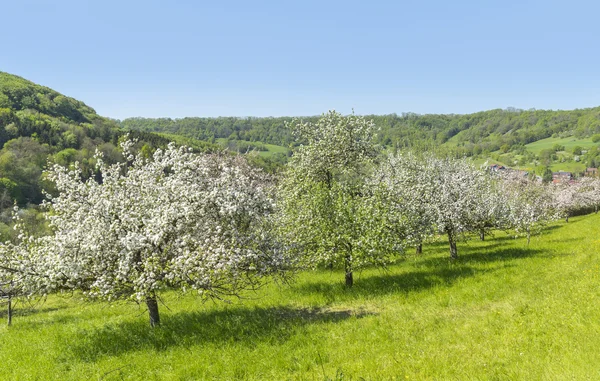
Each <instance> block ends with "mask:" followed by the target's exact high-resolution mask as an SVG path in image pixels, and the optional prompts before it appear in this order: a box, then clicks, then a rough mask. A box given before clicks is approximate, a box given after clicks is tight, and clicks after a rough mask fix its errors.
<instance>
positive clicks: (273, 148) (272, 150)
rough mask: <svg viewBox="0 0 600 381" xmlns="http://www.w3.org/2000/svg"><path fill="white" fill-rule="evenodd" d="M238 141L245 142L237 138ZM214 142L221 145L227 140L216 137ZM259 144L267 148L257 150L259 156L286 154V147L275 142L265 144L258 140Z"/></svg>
mask: <svg viewBox="0 0 600 381" xmlns="http://www.w3.org/2000/svg"><path fill="white" fill-rule="evenodd" d="M239 141H240V142H247V141H245V140H239ZM216 142H217V143H219V144H221V145H225V142H227V139H225V138H219V139H216ZM247 143H251V142H247ZM259 144H262V145H264V146H265V148H266V149H267V151H259V152H258V154H259V155H260V156H263V157H270V156H273V155H274V154H276V153H282V154H286V153H287V151H288V149H287V148H285V147H282V146H278V145H275V144H267V143H262V142H260V143H259Z"/></svg>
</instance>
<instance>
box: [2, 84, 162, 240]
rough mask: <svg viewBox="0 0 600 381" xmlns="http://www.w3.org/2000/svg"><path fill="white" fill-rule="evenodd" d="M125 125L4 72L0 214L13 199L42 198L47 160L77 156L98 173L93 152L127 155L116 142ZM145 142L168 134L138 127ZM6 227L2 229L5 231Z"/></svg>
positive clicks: (117, 156) (157, 143)
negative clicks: (146, 130) (154, 132)
mask: <svg viewBox="0 0 600 381" xmlns="http://www.w3.org/2000/svg"><path fill="white" fill-rule="evenodd" d="M124 134H125V131H123V129H122V128H121V127H120V126H119V125H118V124H117V123H116V122H115V121H113V120H111V119H108V118H104V117H102V116H99V115H98V114H96V112H95V111H94V109H92V108H91V107H89V106H87V105H86V104H85V103H83V102H81V101H78V100H76V99H73V98H70V97H67V96H64V95H62V94H60V93H58V92H56V91H54V90H52V89H50V88H48V87H44V86H40V85H37V84H35V83H33V82H31V81H28V80H26V79H23V78H21V77H18V76H15V75H11V74H8V73H4V72H0V220H3V221H4V220H6V219H7V218H8V217H7V215H6V213H5V212H6V211H7V210H9V209H10V208H11V207H12V205H13V203H14V201H17V203H18V204H20V205H26V204H38V203H40V202H41V201H42V199H43V192H42V189H43V186H42V177H41V175H42V171H43V168H44V167H45V166H46V165H47V163H48V161H50V162H54V163H59V164H63V165H68V164H70V163H73V162H75V161H78V162H79V163H80V165H81V167H82V169H83V174H84V176H91V175H93V174H94V173H93V172H94V159H93V156H94V153H95V151H96V149H97V148H98V149H100V150H101V151H102V152H103V153H104V155H105V158H106V160H107V161H109V162H114V161H118V160H122V156H121V153H120V152H119V149H118V148H117V145H118V139H119V137H120V136H122V135H124ZM135 135H136V137H138V138H139V140H140V141H141V143H140V148H142V147H143V146H144V145H148V147H147V149H151V148H152V146H161V145H165V144H167V143H168V142H169V140H168V139H165V138H163V137H160V136H158V135H155V134H148V133H135ZM0 233H1V232H0Z"/></svg>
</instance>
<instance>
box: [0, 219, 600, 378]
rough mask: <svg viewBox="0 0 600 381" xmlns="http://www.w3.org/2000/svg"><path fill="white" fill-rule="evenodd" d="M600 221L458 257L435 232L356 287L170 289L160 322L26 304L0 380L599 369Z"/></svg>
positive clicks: (5, 340) (463, 247) (334, 276)
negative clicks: (204, 293) (214, 295)
mask: <svg viewBox="0 0 600 381" xmlns="http://www.w3.org/2000/svg"><path fill="white" fill-rule="evenodd" d="M599 226H600V215H591V216H584V217H575V218H572V219H571V222H569V223H568V224H565V223H562V222H561V223H557V224H554V225H551V226H549V227H548V229H546V230H545V231H544V234H543V235H541V236H537V237H534V238H533V239H532V241H531V244H530V245H529V246H527V245H526V242H525V240H523V239H513V237H510V236H507V235H506V234H504V233H498V234H496V237H495V238H492V239H489V240H487V241H485V242H480V241H471V242H469V243H461V244H459V256H460V259H459V260H458V261H456V262H451V261H450V260H449V259H448V258H447V257H448V252H447V247H446V245H445V243H444V242H439V243H434V244H431V245H429V246H426V247H425V248H424V253H423V255H421V256H418V257H416V256H413V255H409V256H407V257H406V258H405V259H403V260H401V261H399V262H398V263H397V264H396V265H393V266H390V268H389V269H387V270H386V271H382V270H377V269H370V270H365V271H363V272H361V273H360V274H357V276H356V280H355V287H354V288H353V289H350V290H349V289H346V288H344V286H343V274H342V273H341V272H339V271H334V272H330V271H319V272H305V273H302V274H299V275H298V277H297V279H296V281H295V282H294V283H292V284H291V285H276V284H272V285H270V286H268V287H266V288H265V289H263V290H260V291H259V292H257V293H249V294H246V295H244V297H245V299H244V300H241V301H234V302H233V303H231V304H224V303H216V304H215V303H212V302H208V303H204V304H203V303H201V302H199V301H198V300H197V299H196V298H194V297H193V296H191V295H186V296H183V297H182V296H179V295H178V294H175V293H167V294H166V295H164V296H163V299H164V302H165V305H162V306H161V308H162V309H161V312H162V319H163V326H162V327H160V328H158V329H151V328H150V327H149V325H148V323H147V314H146V312H145V311H144V309H143V308H142V307H138V306H136V305H134V304H129V303H120V304H116V305H108V304H105V303H91V304H90V303H83V302H80V301H79V299H78V298H64V297H58V296H53V297H50V298H48V300H47V301H46V302H45V303H43V304H41V305H37V306H36V307H35V308H25V307H26V306H25V305H23V304H20V305H18V306H17V311H16V312H17V313H16V316H15V319H14V322H13V326H12V327H10V328H7V327H1V328H0V364H1V365H2V366H0V379H2V380H19V379H24V380H34V379H41V380H45V379H60V380H69V379H71V380H87V379H92V380H97V379H104V380H121V379H124V380H138V379H143V380H154V379H156V380H163V379H165V380H179V379H182V380H195V379H277V380H280V379H309V380H313V379H314V380H324V379H336V378H337V379H353V380H359V379H361V377H363V378H364V379H401V380H406V379H419V380H420V379H460V380H472V379H518V380H522V379H528V380H532V379H533V380H535V379H545V380H563V379H581V380H589V379H600V351H598V348H600V334H599V332H600V303H599V300H600V299H599V297H600V277H599V275H600V258H599V255H598V254H599V252H600V234H598V230H599V228H598V227H599ZM167 307H168V309H167ZM0 317H1V318H4V317H5V315H0Z"/></svg>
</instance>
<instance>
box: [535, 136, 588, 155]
mask: <svg viewBox="0 0 600 381" xmlns="http://www.w3.org/2000/svg"><path fill="white" fill-rule="evenodd" d="M555 144H560V145H562V146H565V151H568V152H571V151H572V150H573V147H575V146H580V147H581V148H583V149H586V148H590V147H594V146H596V145H598V143H594V142H592V138H587V139H577V138H576V137H574V136H571V137H568V138H546V139H542V140H538V141H536V142H533V143H529V144H527V145H526V146H525V148H527V149H528V150H529V151H531V152H533V153H535V154H536V155H538V154H539V153H540V152H541V151H542V150H544V149H551V148H552V147H553V146H554V145H555Z"/></svg>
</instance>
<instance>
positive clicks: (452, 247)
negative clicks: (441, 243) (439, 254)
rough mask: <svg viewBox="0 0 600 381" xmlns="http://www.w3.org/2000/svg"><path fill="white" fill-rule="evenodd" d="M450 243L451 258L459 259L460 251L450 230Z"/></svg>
mask: <svg viewBox="0 0 600 381" xmlns="http://www.w3.org/2000/svg"><path fill="white" fill-rule="evenodd" d="M448 243H449V244H450V258H451V259H458V251H457V250H456V240H455V239H454V236H453V235H452V233H451V232H450V231H448Z"/></svg>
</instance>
